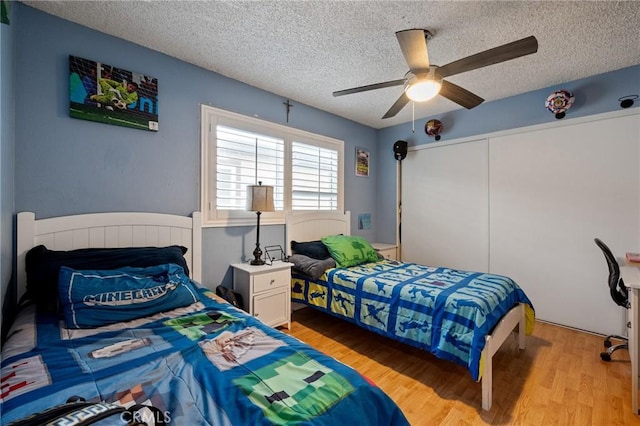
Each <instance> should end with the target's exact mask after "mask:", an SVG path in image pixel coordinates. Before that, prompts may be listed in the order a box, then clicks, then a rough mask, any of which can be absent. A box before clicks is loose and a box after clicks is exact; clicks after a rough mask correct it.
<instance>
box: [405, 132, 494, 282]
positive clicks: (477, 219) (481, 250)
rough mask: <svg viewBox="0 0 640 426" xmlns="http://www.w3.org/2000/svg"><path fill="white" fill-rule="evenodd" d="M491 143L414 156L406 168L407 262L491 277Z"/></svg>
mask: <svg viewBox="0 0 640 426" xmlns="http://www.w3.org/2000/svg"><path fill="white" fill-rule="evenodd" d="M487 167H488V153H487V140H486V139H483V140H477V141H472V142H465V143H458V144H451V145H440V146H435V147H426V148H423V149H418V150H415V151H410V152H409V154H408V155H407V158H406V159H405V160H403V162H402V260H404V261H406V262H416V263H422V264H425V265H433V266H448V267H452V268H458V269H466V270H475V271H487V270H488V267H489V254H488V246H489V243H488V238H489V229H488V226H489V217H488V169H487Z"/></svg>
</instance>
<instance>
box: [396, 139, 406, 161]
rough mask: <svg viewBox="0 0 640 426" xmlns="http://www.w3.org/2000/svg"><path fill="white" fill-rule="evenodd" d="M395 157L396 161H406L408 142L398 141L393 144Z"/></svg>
mask: <svg viewBox="0 0 640 426" xmlns="http://www.w3.org/2000/svg"><path fill="white" fill-rule="evenodd" d="M393 156H394V158H395V159H396V160H398V161H401V160H404V159H405V157H406V156H407V141H396V143H394V144H393Z"/></svg>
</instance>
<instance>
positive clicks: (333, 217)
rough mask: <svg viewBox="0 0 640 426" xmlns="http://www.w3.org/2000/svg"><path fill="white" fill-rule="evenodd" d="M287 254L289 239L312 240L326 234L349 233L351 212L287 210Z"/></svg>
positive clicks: (289, 253)
mask: <svg viewBox="0 0 640 426" xmlns="http://www.w3.org/2000/svg"><path fill="white" fill-rule="evenodd" d="M285 220H286V225H285V233H286V242H287V248H286V251H287V256H289V255H291V241H314V240H319V239H320V238H322V237H324V236H326V235H338V234H343V235H351V213H350V212H348V211H347V212H344V213H342V212H335V211H326V212H325V211H318V212H315V211H314V212H299V211H297V212H289V213H287V215H286V218H285Z"/></svg>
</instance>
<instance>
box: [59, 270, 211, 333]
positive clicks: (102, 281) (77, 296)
mask: <svg viewBox="0 0 640 426" xmlns="http://www.w3.org/2000/svg"><path fill="white" fill-rule="evenodd" d="M58 294H59V297H60V303H61V305H62V310H63V313H64V319H65V323H66V326H67V328H94V327H101V326H104V325H109V324H114V323H117V322H122V321H130V320H133V319H136V318H141V317H146V316H149V315H153V314H156V313H158V312H164V311H169V310H171V309H176V308H180V307H183V306H187V305H190V304H192V303H194V302H197V301H198V297H197V291H196V289H195V288H194V287H193V285H192V284H191V281H190V280H189V277H187V275H186V274H185V273H184V270H183V269H182V267H181V266H178V265H176V264H174V263H168V264H164V265H157V266H150V267H147V268H121V269H112V270H75V269H72V268H69V267H66V266H63V267H61V268H60V276H59V278H58Z"/></svg>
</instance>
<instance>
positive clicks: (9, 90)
mask: <svg viewBox="0 0 640 426" xmlns="http://www.w3.org/2000/svg"><path fill="white" fill-rule="evenodd" d="M12 6H13V4H12ZM13 9H14V8H13V7H11V8H10V10H9V22H10V25H5V24H0V46H1V48H0V52H1V53H0V291H1V293H0V306H2V315H1V316H0V327H2V325H6V324H7V323H6V322H4V321H2V319H3V318H7V317H6V316H5V315H7V316H9V317H10V316H11V311H10V310H11V308H12V306H11V304H6V303H5V302H6V301H7V300H8V299H11V298H12V297H14V298H15V296H13V294H12V293H11V292H9V293H7V289H9V288H11V287H10V286H9V283H10V280H11V272H12V270H13V260H14V256H13V241H14V239H13V212H14V207H13V200H14V189H13V188H14V167H13V159H14V149H15V123H14V109H13V107H14V104H15V90H14V88H15V84H14V75H15V73H14V55H15V52H14V43H13V41H14V31H15V28H16V24H17V22H16V19H15V17H16V14H15V13H14V11H13ZM7 309H8V310H7ZM4 331H5V330H4V329H3V332H4Z"/></svg>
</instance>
